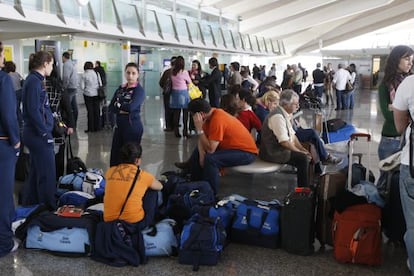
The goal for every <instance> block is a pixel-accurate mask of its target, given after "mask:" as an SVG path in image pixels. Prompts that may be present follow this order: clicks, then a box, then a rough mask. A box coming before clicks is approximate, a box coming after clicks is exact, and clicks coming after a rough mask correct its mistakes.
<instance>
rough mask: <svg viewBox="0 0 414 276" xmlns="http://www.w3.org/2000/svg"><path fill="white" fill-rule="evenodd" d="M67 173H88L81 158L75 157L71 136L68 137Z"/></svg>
mask: <svg viewBox="0 0 414 276" xmlns="http://www.w3.org/2000/svg"><path fill="white" fill-rule="evenodd" d="M66 157H67V160H66V173H67V174H71V173H79V172H86V170H87V169H86V165H85V163H84V162H83V161H82V159H80V158H79V157H76V156H73V152H72V144H71V143H70V135H69V136H68V147H67V148H66Z"/></svg>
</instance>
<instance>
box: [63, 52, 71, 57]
mask: <svg viewBox="0 0 414 276" xmlns="http://www.w3.org/2000/svg"><path fill="white" fill-rule="evenodd" d="M62 56H63V57H65V58H67V59H70V54H69V52H64V53H63V54H62Z"/></svg>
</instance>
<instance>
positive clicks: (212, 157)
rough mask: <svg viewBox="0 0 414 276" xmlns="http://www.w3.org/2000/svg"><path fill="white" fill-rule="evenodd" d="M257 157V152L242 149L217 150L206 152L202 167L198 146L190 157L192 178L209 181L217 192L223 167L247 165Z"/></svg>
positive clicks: (215, 192)
mask: <svg viewBox="0 0 414 276" xmlns="http://www.w3.org/2000/svg"><path fill="white" fill-rule="evenodd" d="M255 159H256V154H254V153H250V152H246V151H242V150H216V151H215V152H213V153H207V154H206V156H205V158H204V168H202V167H201V166H200V162H199V152H198V148H196V149H195V150H194V151H193V154H192V155H191V158H190V173H191V180H193V181H198V180H205V181H208V182H209V183H210V185H211V188H212V189H213V191H214V194H217V191H218V184H219V171H220V169H221V168H225V167H234V166H239V165H247V164H250V163H252V162H253V161H254V160H255Z"/></svg>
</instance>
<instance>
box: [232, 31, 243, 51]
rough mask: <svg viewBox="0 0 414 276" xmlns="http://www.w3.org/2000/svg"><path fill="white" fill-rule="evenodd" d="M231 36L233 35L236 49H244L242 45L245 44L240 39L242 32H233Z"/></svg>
mask: <svg viewBox="0 0 414 276" xmlns="http://www.w3.org/2000/svg"><path fill="white" fill-rule="evenodd" d="M233 37H234V42H235V44H236V48H238V49H243V50H244V49H245V48H244V47H245V46H246V45H244V42H243V40H242V34H241V33H239V32H237V33H233Z"/></svg>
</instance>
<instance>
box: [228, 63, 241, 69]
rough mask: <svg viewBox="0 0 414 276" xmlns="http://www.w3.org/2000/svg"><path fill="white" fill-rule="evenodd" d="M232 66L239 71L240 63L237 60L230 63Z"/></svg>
mask: <svg viewBox="0 0 414 276" xmlns="http://www.w3.org/2000/svg"><path fill="white" fill-rule="evenodd" d="M230 65H231V67H233V69H234V70H236V71H239V70H240V63H238V62H237V61H235V62H232V63H230Z"/></svg>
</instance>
